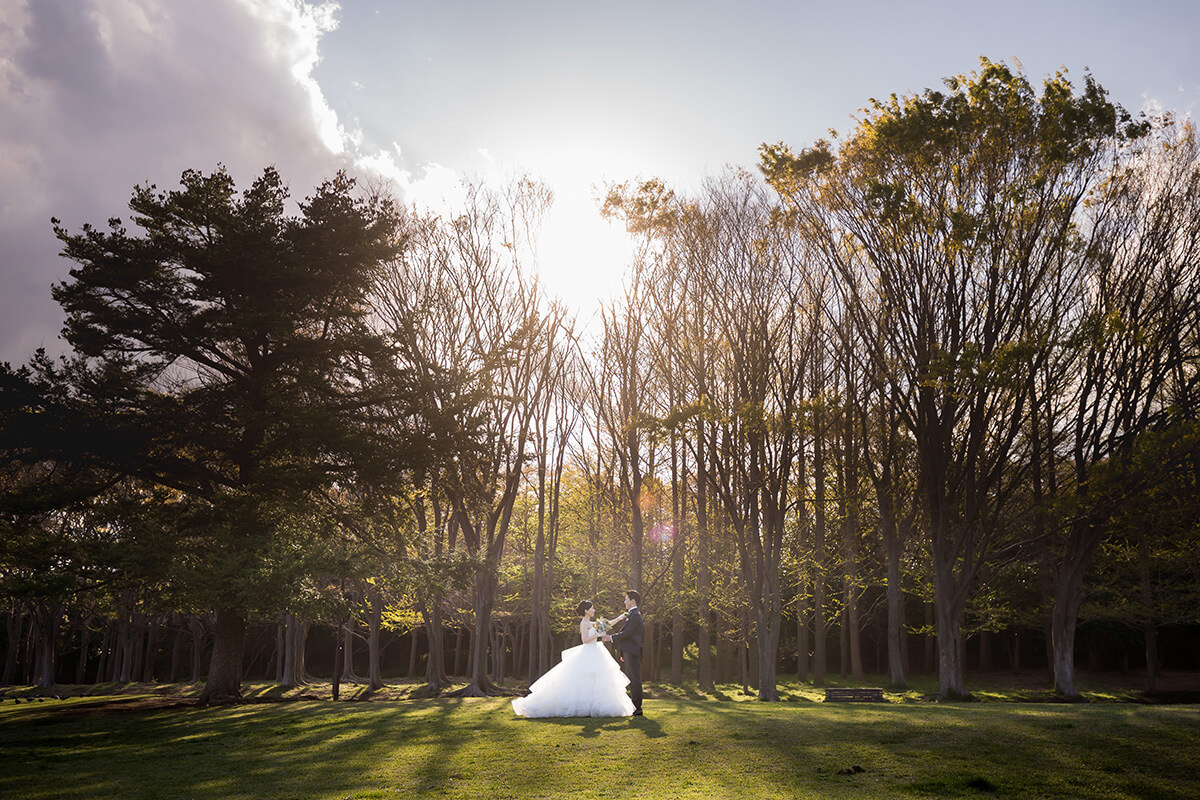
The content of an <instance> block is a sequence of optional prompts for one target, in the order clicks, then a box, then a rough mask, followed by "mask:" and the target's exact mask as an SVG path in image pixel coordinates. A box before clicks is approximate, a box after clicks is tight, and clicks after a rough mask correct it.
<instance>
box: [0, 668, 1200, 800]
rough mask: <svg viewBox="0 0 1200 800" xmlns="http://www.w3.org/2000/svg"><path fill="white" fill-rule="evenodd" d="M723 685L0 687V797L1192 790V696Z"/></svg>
mask: <svg viewBox="0 0 1200 800" xmlns="http://www.w3.org/2000/svg"><path fill="white" fill-rule="evenodd" d="M263 693H266V692H265V690H263V691H262V692H259V694H263ZM250 694H251V695H253V694H255V692H254V691H251V692H250ZM318 694H319V693H318ZM732 694H733V693H731V694H730V695H719V696H724V697H727V698H728V699H725V700H721V699H715V698H713V697H701V698H690V697H688V696H686V693H685V694H684V696H676V697H664V696H659V697H656V698H652V699H648V700H647V702H646V713H647V716H646V717H644V718H627V719H558V720H524V719H519V718H517V717H515V716H514V715H513V713H512V711H511V709H510V708H509V705H508V702H507V700H504V699H480V700H474V699H469V700H447V699H424V700H422V699H406V700H382V701H372V702H338V703H334V702H331V701H329V700H313V701H307V702H259V703H249V704H245V705H241V706H236V707H225V708H200V707H197V706H194V705H189V704H176V705H175V706H174V707H170V706H169V705H168V704H169V702H171V700H170V698H164V697H162V696H153V695H137V694H123V695H118V696H114V697H107V698H99V697H77V698H69V699H64V700H54V699H48V700H45V701H44V702H22V703H20V704H17V703H14V702H13V701H12V700H11V699H9V698H5V699H4V700H3V701H2V702H0V797H3V798H7V799H8V800H18V799H24V798H47V799H48V798H56V799H62V800H70V799H74V798H78V799H79V800H84V798H297V799H299V798H303V799H304V800H322V799H323V798H328V799H329V800H335V799H336V800H342V799H343V798H393V797H397V798H398V797H411V796H439V797H472V798H474V797H511V796H522V797H564V796H573V797H585V798H586V797H594V798H600V797H604V798H642V797H645V798H654V799H655V800H665V799H666V798H675V797H690V798H705V799H706V800H712V799H713V798H724V797H738V798H743V797H764V798H765V797H772V798H774V797H800V798H809V797H812V798H818V797H819V798H841V797H847V798H849V797H853V798H880V799H881V800H882V798H897V797H917V798H931V797H975V798H987V797H997V798H1001V797H1005V798H1051V797H1053V798H1140V799H1143V800H1144V799H1147V798H1180V800H1183V799H1184V798H1188V799H1189V800H1190V799H1191V798H1196V797H1200V706H1194V705H1174V706H1171V705H1139V704H1132V703H1112V702H1093V703H1089V704H1078V705H1069V704H1052V703H1023V702H979V703H961V704H953V703H924V702H913V701H912V700H910V699H909V698H906V697H903V696H893V698H892V699H893V700H894V701H895V702H891V703H888V704H834V703H829V704H826V703H820V702H813V699H812V697H810V696H809V695H807V694H805V693H802V692H795V693H792V694H789V695H786V696H788V698H789V699H788V700H787V701H785V702H781V703H772V704H766V703H758V702H754V701H745V700H743V699H741V698H740V697H733V696H731V695H732ZM175 702H176V703H178V698H176V699H175Z"/></svg>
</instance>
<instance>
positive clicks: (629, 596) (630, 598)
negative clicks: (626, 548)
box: [604, 589, 642, 717]
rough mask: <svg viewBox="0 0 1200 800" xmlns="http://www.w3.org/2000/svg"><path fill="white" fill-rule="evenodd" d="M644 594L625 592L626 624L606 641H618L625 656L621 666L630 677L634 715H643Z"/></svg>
mask: <svg viewBox="0 0 1200 800" xmlns="http://www.w3.org/2000/svg"><path fill="white" fill-rule="evenodd" d="M641 599H642V596H641V595H639V594H638V593H637V592H636V591H634V590H633V589H630V590H629V591H627V592H626V593H625V624H624V625H622V626H621V630H620V631H619V632H617V633H614V634H612V635H611V636H605V637H604V641H606V642H616V643H617V646H618V647H620V648H621V653H622V655H623V656H624V657H623V658H622V660H621V666H622V668H623V669H624V670H625V674H626V675H627V676H628V677H629V697H630V699H631V700H633V715H634V716H635V717H640V716H642V612H641V611H639V610H638V603H639V602H640V601H641Z"/></svg>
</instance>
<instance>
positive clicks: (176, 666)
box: [169, 617, 279, 683]
mask: <svg viewBox="0 0 1200 800" xmlns="http://www.w3.org/2000/svg"><path fill="white" fill-rule="evenodd" d="M173 619H174V622H175V641H174V642H173V643H172V645H171V676H170V678H169V680H170V681H171V683H175V682H177V681H178V680H179V670H180V668H181V667H182V665H183V626H182V625H181V624H180V623H179V619H178V618H177V617H174V618H173ZM275 682H276V683H278V682H279V680H278V678H276V681H275Z"/></svg>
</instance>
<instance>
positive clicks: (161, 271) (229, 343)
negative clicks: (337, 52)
mask: <svg viewBox="0 0 1200 800" xmlns="http://www.w3.org/2000/svg"><path fill="white" fill-rule="evenodd" d="M288 197H289V192H288V190H287V188H286V186H285V185H284V183H283V181H282V179H281V178H280V176H279V174H278V173H277V172H276V171H275V170H274V169H267V170H264V172H263V174H262V175H261V176H260V177H259V178H257V179H256V180H255V181H254V182H253V184H252V185H251V186H250V187H249V188H248V189H246V190H245V191H244V192H243V193H242V194H241V195H240V196H239V195H238V194H237V193H236V191H235V187H234V182H233V179H232V178H231V177H230V175H229V174H228V173H227V172H226V171H225V170H224V169H223V168H218V169H217V170H216V171H214V172H213V173H212V174H210V175H203V174H201V173H200V172H197V171H192V170H189V171H187V172H185V173H183V176H182V178H181V187H180V188H179V189H177V190H171V191H162V192H160V191H158V190H157V188H156V187H154V186H152V185H145V186H141V187H138V188H136V189H135V190H134V193H133V197H132V199H131V200H130V203H129V207H130V210H131V212H132V222H133V223H134V225H136V226H137V228H139V229H140V233H131V232H130V231H129V230H128V229H127V228H126V226H125V225H124V223H123V222H122V221H121V220H120V219H116V218H114V219H111V220H109V226H108V230H107V231H103V230H99V229H96V228H93V227H92V226H91V225H84V226H83V229H82V231H81V232H80V233H71V232H69V231H68V230H67V229H66V228H64V227H63V226H61V225H60V224H59V223H58V222H57V221H55V226H54V230H55V233H56V235H57V236H58V237H59V239H60V240H61V241H62V242H63V255H64V256H66V257H67V258H69V259H71V260H72V261H75V262H76V264H77V266H76V267H74V268H73V269H72V270H71V273H70V279H69V280H68V281H66V282H64V283H61V284H58V285H56V286H55V287H54V290H53V293H54V297H55V299H56V300H57V301H58V302H59V304H60V305H61V306H62V307H63V310H64V311H65V313H66V316H67V320H66V327H65V328H64V331H63V334H64V337H65V338H66V340H67V342H68V343H69V344H70V345H71V346H72V347H73V348H74V353H73V355H72V357H71V358H70V359H64V360H63V361H62V362H60V363H59V364H52V363H50V362H47V361H45V360H35V361H34V362H33V364H32V367H33V369H34V371H35V373H36V374H37V376H38V377H39V378H40V379H41V380H43V381H45V382H46V383H47V384H49V385H52V386H55V387H57V389H56V393H55V394H53V395H50V394H48V395H46V397H45V398H44V400H43V401H42V402H41V403H40V404H37V405H36V406H33V405H31V406H30V407H29V411H30V413H31V414H36V413H40V412H48V411H53V412H54V416H55V417H56V418H58V419H66V420H69V419H71V418H75V419H78V418H80V417H81V416H82V415H83V409H86V411H87V416H88V418H89V422H90V423H91V424H92V426H94V428H95V429H96V430H97V431H98V433H93V434H90V435H88V436H85V437H84V438H83V439H82V441H83V442H85V443H86V444H87V445H88V446H87V447H86V449H83V450H80V449H79V448H78V447H76V448H75V451H74V452H71V451H69V450H66V449H65V448H60V447H58V445H59V444H60V443H61V440H54V439H52V440H48V441H46V442H43V443H42V445H41V446H40V447H39V448H38V449H37V450H36V451H33V452H31V453H29V454H27V455H28V457H29V458H31V459H37V460H39V461H51V462H52V461H56V460H60V459H68V460H75V461H83V462H85V463H87V464H88V465H89V466H91V467H93V468H95V469H99V470H102V471H104V472H106V473H108V474H111V475H127V476H131V477H133V478H136V479H138V480H139V481H141V482H143V483H144V484H145V485H146V486H148V487H154V486H164V487H169V488H171V489H173V490H175V491H176V492H178V493H179V494H180V495H181V496H182V497H183V498H185V499H186V502H185V503H183V504H182V506H183V513H181V514H180V515H179V516H178V517H177V518H176V520H175V521H174V529H173V535H174V537H175V539H174V547H175V556H176V557H177V558H178V564H177V568H176V569H175V570H174V572H173V577H172V579H173V580H174V581H176V583H177V588H179V590H180V591H185V592H186V593H187V594H188V595H190V596H191V597H192V598H193V599H194V600H195V601H196V602H197V603H200V604H202V605H207V606H211V607H213V608H215V609H216V630H215V641H214V648H213V654H212V663H211V667H210V670H209V675H208V682H207V684H206V686H205V689H204V692H203V694H202V696H201V699H202V700H203V701H204V702H225V701H229V700H236V699H238V698H240V696H241V691H240V685H241V674H242V650H243V645H244V641H245V634H246V617H247V613H248V612H249V611H250V610H253V609H263V610H268V609H270V608H273V607H279V606H281V605H282V604H283V603H284V602H285V601H286V592H287V591H288V587H289V586H291V585H294V582H295V581H296V579H297V576H298V575H300V574H301V573H303V572H305V571H306V570H307V568H308V566H310V565H300V564H297V562H296V559H295V558H291V557H289V556H288V554H289V553H294V552H296V550H297V549H299V551H300V552H301V553H302V554H304V553H307V554H311V553H312V550H311V549H306V546H307V545H308V544H310V543H311V542H310V541H306V540H305V539H303V538H301V539H295V540H292V541H287V539H288V537H293V536H296V535H298V533H299V532H298V531H297V530H296V529H295V528H294V526H291V525H289V522H288V521H289V520H290V519H293V518H295V517H297V516H298V515H299V514H300V513H301V512H302V511H303V509H304V508H305V506H306V505H307V504H309V503H310V502H312V500H313V499H314V497H315V496H316V495H317V493H319V492H321V491H322V490H324V489H326V488H327V487H329V486H330V485H331V484H333V483H334V482H336V481H338V480H345V479H346V478H347V477H348V476H350V475H352V474H353V473H354V471H355V468H356V465H361V464H363V463H365V462H366V461H367V460H369V459H370V457H371V453H372V452H373V451H372V448H371V447H370V437H369V435H368V434H369V431H368V429H367V427H366V426H364V425H363V424H362V420H363V418H364V416H365V415H368V414H369V413H370V411H371V410H372V409H373V408H376V407H378V406H379V405H381V404H382V403H383V402H384V401H385V400H386V401H395V400H396V399H397V397H396V395H395V392H394V387H395V386H396V385H397V382H395V381H390V382H387V386H388V390H387V391H386V392H381V391H379V390H377V385H379V384H378V382H377V381H376V380H375V377H376V375H378V374H379V373H381V372H384V371H389V370H391V369H392V368H391V366H390V364H391V362H390V359H389V358H388V357H387V356H388V350H387V347H386V346H385V343H384V342H383V341H382V340H381V339H380V338H379V337H378V336H377V335H376V334H375V333H374V332H373V331H372V330H371V328H370V325H369V319H368V317H367V308H368V306H367V304H366V302H365V299H366V293H367V290H368V288H369V287H370V286H371V282H372V276H373V275H374V274H375V272H376V271H377V270H378V269H379V268H380V266H381V265H382V264H383V263H385V262H387V261H390V260H392V259H394V258H395V257H396V256H397V255H398V253H399V252H400V251H401V249H402V247H403V242H404V237H403V215H402V214H401V213H400V211H399V210H398V209H397V208H396V207H395V206H394V205H393V204H392V203H390V202H389V201H387V200H385V199H383V198H380V197H359V196H356V194H355V184H354V181H353V180H351V179H350V178H348V177H346V176H345V175H342V174H339V175H338V176H337V177H336V178H334V179H332V180H330V181H327V182H325V183H323V184H322V185H321V186H319V187H318V188H317V190H316V191H315V192H314V194H313V195H312V196H310V197H309V198H307V199H306V200H305V201H303V202H301V203H300V204H299V213H298V214H297V215H292V216H289V215H288V214H287V212H286V208H287V203H288ZM72 415H73V417H72ZM76 430H78V428H76ZM79 432H80V433H81V434H82V433H83V432H82V431H79ZM293 545H297V546H299V547H298V548H297V547H293ZM306 557H307V556H305V555H302V556H301V557H300V560H302V561H303V560H304V559H305V558H306Z"/></svg>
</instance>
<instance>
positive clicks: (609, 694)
mask: <svg viewBox="0 0 1200 800" xmlns="http://www.w3.org/2000/svg"><path fill="white" fill-rule="evenodd" d="M579 629H580V630H579V634H580V638H581V639H583V640H584V644H580V645H576V646H575V647H571V648H568V649H566V650H563V652H562V661H560V662H559V663H558V664H556V665H554V667H553V668H552V669H551V670H550V671H549V672H547V673H546V674H545V675H543V676H542V677H540V678H538V679H537V680H536V681H534V682H533V685H532V686H530V687H529V694H528V695H527V696H526V697H518V698H517V699H516V700H513V701H512V707H513V711H515V712H516V713H517V716H521V717H628V716H630V715H632V714H633V701H632V700H630V699H629V696H628V695H627V694H625V687H626V686H628V685H629V678H627V677H626V676H625V673H624V672H622V671H621V665H620V664H618V663H617V661H616V659H614V658H613V657H612V656H611V655H610V654H609V652H608V650H607V648H605V647H604V645H603V644H601V643H600V642H599V641H598V640H596V639H595V636H596V633H595V627H594V625H593V624H592V623H591V622H588V621H586V620H583V621H581V622H580V626H579Z"/></svg>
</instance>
